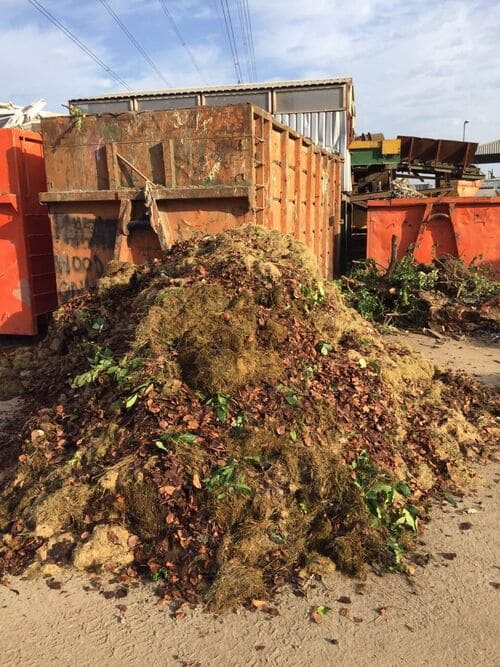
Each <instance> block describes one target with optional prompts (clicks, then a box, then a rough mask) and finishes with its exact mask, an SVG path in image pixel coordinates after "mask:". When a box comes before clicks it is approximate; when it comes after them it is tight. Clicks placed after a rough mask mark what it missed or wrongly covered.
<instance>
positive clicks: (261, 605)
mask: <svg viewBox="0 0 500 667" xmlns="http://www.w3.org/2000/svg"><path fill="white" fill-rule="evenodd" d="M252 607H255V609H265V608H266V607H267V602H266V601H265V600H252Z"/></svg>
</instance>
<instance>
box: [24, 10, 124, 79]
mask: <svg viewBox="0 0 500 667" xmlns="http://www.w3.org/2000/svg"><path fill="white" fill-rule="evenodd" d="M28 2H29V3H30V5H32V6H33V7H34V8H35V9H37V10H38V11H39V12H40V13H41V14H43V16H45V18H46V19H48V20H49V21H50V22H51V23H52V24H53V25H55V26H56V28H58V29H59V30H60V31H61V32H63V33H64V34H65V35H66V37H68V38H69V39H70V40H71V41H72V42H73V43H74V44H76V46H78V48H79V49H81V50H82V51H83V52H84V53H86V54H87V55H88V56H90V58H92V60H93V61H94V62H96V63H97V64H98V65H99V66H100V67H102V69H103V70H105V71H106V72H107V73H108V74H109V75H110V76H111V77H112V78H113V79H114V80H115V81H116V82H117V83H119V84H120V85H121V86H123V87H124V88H126V89H127V90H132V88H130V86H129V85H128V83H127V82H126V81H124V80H123V79H122V78H121V77H120V76H119V75H118V74H117V73H116V72H114V71H113V70H112V69H111V67H108V65H106V63H105V62H104V61H103V60H101V59H100V58H99V56H97V55H96V54H95V53H94V52H93V51H92V50H91V49H89V47H88V46H86V45H85V44H84V43H83V42H82V41H81V40H80V39H78V37H77V36H76V35H74V34H73V33H72V32H71V30H69V28H66V26H64V25H63V24H62V23H61V22H60V21H59V20H58V19H56V17H55V16H54V15H53V14H51V13H50V12H49V11H48V10H47V9H45V7H44V6H43V5H42V4H41V3H39V2H38V0H28Z"/></svg>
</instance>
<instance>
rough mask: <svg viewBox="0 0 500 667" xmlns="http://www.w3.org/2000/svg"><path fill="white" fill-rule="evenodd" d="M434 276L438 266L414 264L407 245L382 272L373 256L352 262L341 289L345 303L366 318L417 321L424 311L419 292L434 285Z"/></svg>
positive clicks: (385, 320) (380, 320)
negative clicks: (392, 263) (388, 268)
mask: <svg viewBox="0 0 500 667" xmlns="http://www.w3.org/2000/svg"><path fill="white" fill-rule="evenodd" d="M437 278H438V270H437V269H436V268H432V267H430V266H427V265H424V264H418V263H417V262H416V261H415V258H414V256H413V248H410V251H409V253H408V254H407V255H405V257H403V258H402V259H401V261H400V262H398V263H397V264H396V265H395V266H394V268H393V270H392V271H390V272H387V273H385V274H381V273H380V271H379V270H378V267H377V264H376V262H375V261H374V260H373V259H366V260H362V261H359V262H356V263H355V265H354V267H353V269H352V271H351V275H350V277H349V278H348V279H347V280H344V281H342V290H343V292H344V295H345V297H346V299H347V301H348V302H349V304H350V305H351V306H353V307H354V308H356V310H357V311H358V312H359V313H360V314H361V315H362V316H363V317H364V318H366V319H368V320H372V321H378V322H384V323H387V321H390V319H391V318H392V317H396V316H398V317H403V318H404V319H405V320H406V321H408V322H410V323H413V324H418V323H420V322H421V320H422V317H423V314H424V312H425V309H424V308H423V307H422V300H421V298H420V296H419V292H420V290H423V289H425V290H432V289H434V287H435V286H436V282H437ZM352 285H354V287H353V286H352Z"/></svg>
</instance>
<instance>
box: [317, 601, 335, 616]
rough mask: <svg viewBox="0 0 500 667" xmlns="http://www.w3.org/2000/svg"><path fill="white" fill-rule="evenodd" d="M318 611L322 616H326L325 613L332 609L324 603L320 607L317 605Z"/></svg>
mask: <svg viewBox="0 0 500 667" xmlns="http://www.w3.org/2000/svg"><path fill="white" fill-rule="evenodd" d="M316 611H317V612H318V614H319V615H320V616H325V614H328V612H329V611H331V609H330V607H327V606H325V605H324V604H320V605H319V606H318V607H316Z"/></svg>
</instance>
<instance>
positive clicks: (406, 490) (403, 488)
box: [396, 482, 411, 498]
mask: <svg viewBox="0 0 500 667" xmlns="http://www.w3.org/2000/svg"><path fill="white" fill-rule="evenodd" d="M396 491H398V492H399V493H400V494H401V495H402V496H404V497H405V498H409V497H410V496H411V489H410V487H409V486H408V484H406V483H405V482H399V484H397V486H396Z"/></svg>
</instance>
